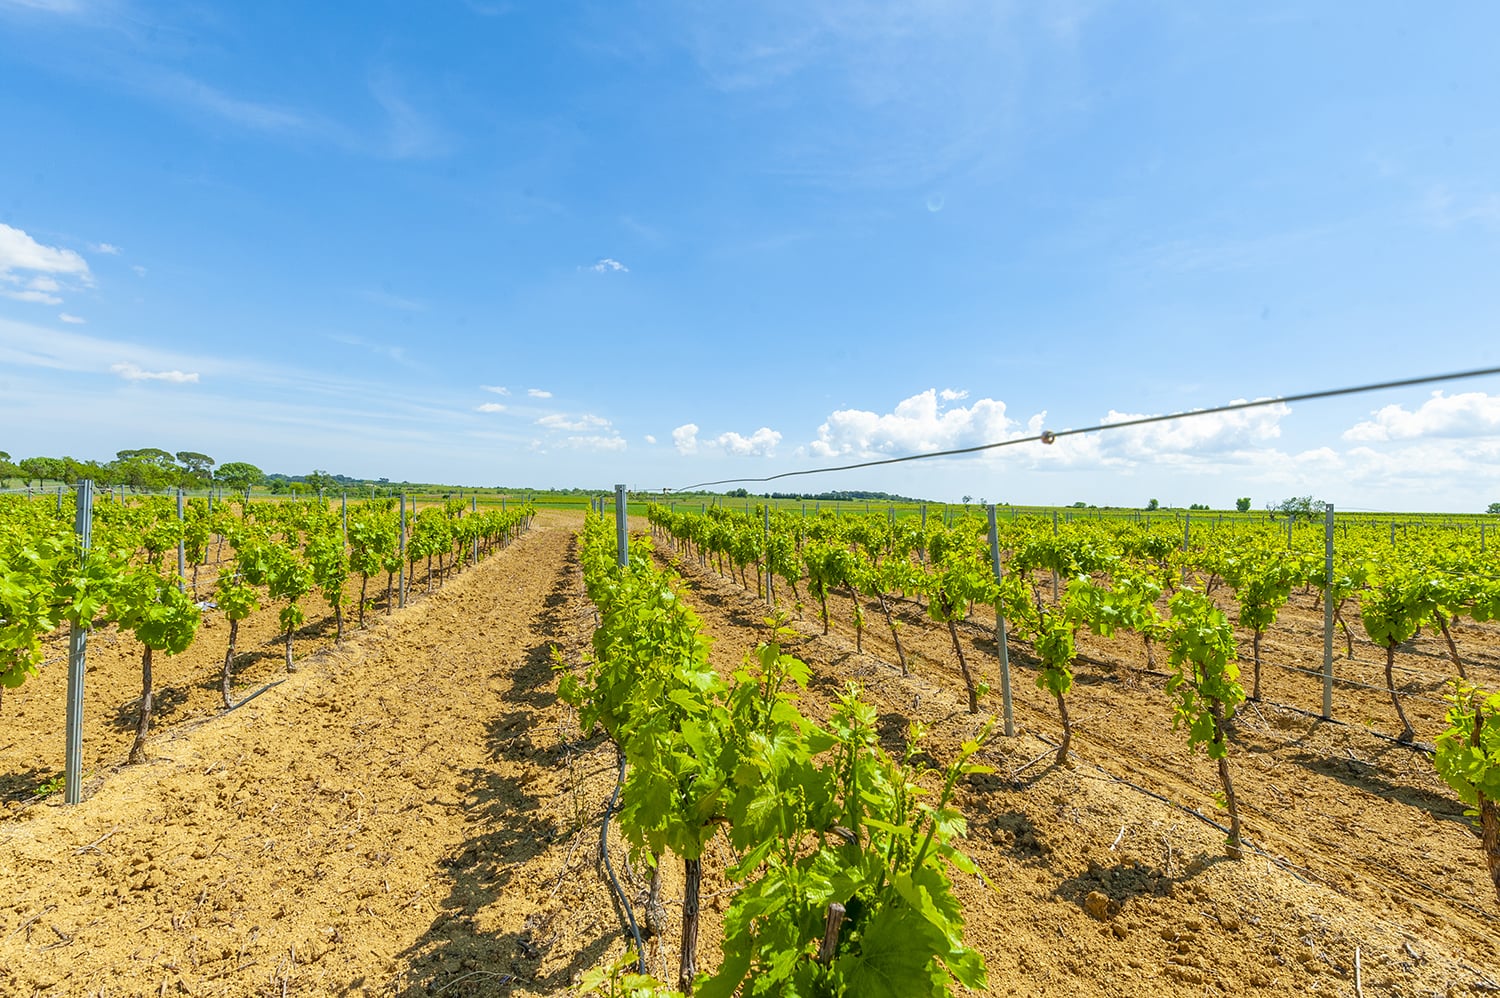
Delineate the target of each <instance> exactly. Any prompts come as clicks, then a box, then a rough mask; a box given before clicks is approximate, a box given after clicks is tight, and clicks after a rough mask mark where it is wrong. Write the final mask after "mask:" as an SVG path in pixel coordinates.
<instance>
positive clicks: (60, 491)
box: [57, 485, 62, 513]
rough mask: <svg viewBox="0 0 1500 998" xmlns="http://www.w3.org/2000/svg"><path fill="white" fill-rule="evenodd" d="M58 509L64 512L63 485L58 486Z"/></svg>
mask: <svg viewBox="0 0 1500 998" xmlns="http://www.w3.org/2000/svg"><path fill="white" fill-rule="evenodd" d="M57 511H58V512H59V513H61V512H62V486H61V485H59V486H58V487H57Z"/></svg>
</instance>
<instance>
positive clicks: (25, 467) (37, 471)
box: [16, 457, 63, 485]
mask: <svg viewBox="0 0 1500 998" xmlns="http://www.w3.org/2000/svg"><path fill="white" fill-rule="evenodd" d="M16 467H17V468H18V469H19V470H20V472H21V477H22V478H24V479H26V483H27V484H28V485H29V484H31V482H32V480H33V479H34V480H35V481H36V483H37V484H38V485H41V484H42V481H43V480H44V479H48V478H52V479H58V480H61V478H62V473H63V464H62V462H61V461H59V460H58V459H57V458H55V457H26V458H22V459H21V460H20V461H19V462H18V463H17V465H16Z"/></svg>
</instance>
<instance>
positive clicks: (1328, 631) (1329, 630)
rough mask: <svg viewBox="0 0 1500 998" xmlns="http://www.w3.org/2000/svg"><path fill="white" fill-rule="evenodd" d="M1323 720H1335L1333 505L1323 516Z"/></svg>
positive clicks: (1330, 505) (1327, 508)
mask: <svg viewBox="0 0 1500 998" xmlns="http://www.w3.org/2000/svg"><path fill="white" fill-rule="evenodd" d="M1323 578H1324V579H1325V580H1326V581H1327V588H1325V589H1324V590H1323V720H1325V721H1331V720H1333V610H1334V607H1333V503H1329V504H1328V506H1327V507H1326V508H1325V512H1324V515H1323Z"/></svg>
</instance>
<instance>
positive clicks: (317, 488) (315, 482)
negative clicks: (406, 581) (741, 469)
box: [303, 471, 744, 494]
mask: <svg viewBox="0 0 1500 998" xmlns="http://www.w3.org/2000/svg"><path fill="white" fill-rule="evenodd" d="M303 480H304V481H306V482H307V488H308V490H309V491H310V492H312V493H314V494H317V493H319V492H322V491H324V490H326V489H331V488H333V487H334V486H335V485H337V484H338V480H337V479H335V478H334V477H333V476H332V475H330V474H329V473H328V472H326V471H314V472H312V473H311V474H308V475H304V476H303ZM740 491H741V492H743V491H744V489H741V490H740Z"/></svg>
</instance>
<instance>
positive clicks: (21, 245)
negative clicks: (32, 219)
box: [0, 222, 89, 279]
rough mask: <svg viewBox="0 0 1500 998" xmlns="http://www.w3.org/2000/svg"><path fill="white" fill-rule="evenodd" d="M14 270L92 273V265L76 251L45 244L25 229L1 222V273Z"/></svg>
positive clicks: (81, 276) (80, 275)
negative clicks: (28, 233) (90, 266)
mask: <svg viewBox="0 0 1500 998" xmlns="http://www.w3.org/2000/svg"><path fill="white" fill-rule="evenodd" d="M13 270H36V271H41V272H42V273H44V274H74V275H77V276H78V277H80V278H84V279H87V278H88V276H89V265H88V264H87V263H85V262H84V259H83V257H81V256H79V255H78V254H77V253H75V252H74V251H72V250H69V249H57V248H56V247H52V246H44V245H42V244H41V243H39V242H37V241H36V240H35V239H33V238H31V237H30V236H29V235H27V234H26V233H25V232H24V231H22V230H21V229H17V228H14V227H12V226H9V225H6V224H5V223H3V222H0V274H5V273H9V272H10V271H13Z"/></svg>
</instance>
